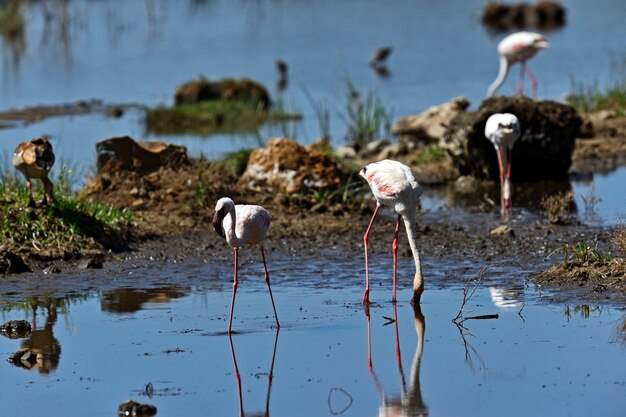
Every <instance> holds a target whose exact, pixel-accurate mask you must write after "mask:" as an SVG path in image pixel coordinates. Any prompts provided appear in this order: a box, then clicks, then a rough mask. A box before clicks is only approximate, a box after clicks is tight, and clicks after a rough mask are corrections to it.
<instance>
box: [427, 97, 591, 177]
mask: <svg viewBox="0 0 626 417" xmlns="http://www.w3.org/2000/svg"><path fill="white" fill-rule="evenodd" d="M494 113H513V114H515V115H516V116H517V117H518V119H519V121H520V125H521V128H522V136H521V137H520V138H519V139H518V140H517V142H515V147H514V148H513V160H512V161H513V165H512V166H513V168H512V172H511V177H512V180H513V182H516V181H539V180H566V179H567V178H568V170H569V168H570V165H571V163H572V152H573V150H574V145H575V141H576V137H577V135H578V131H579V129H580V126H581V124H582V119H581V118H580V116H579V115H578V113H577V112H576V110H575V109H574V108H573V107H570V106H568V105H565V104H561V103H557V102H554V101H535V100H531V99H529V98H526V97H503V96H500V97H492V98H489V99H487V100H485V101H483V103H482V104H481V106H480V107H479V108H478V110H476V111H475V112H466V113H461V114H459V115H458V116H457V117H455V118H454V119H453V120H452V122H451V123H450V126H449V128H448V129H447V130H446V132H445V134H444V136H443V138H442V140H441V141H440V143H439V144H440V146H441V147H442V148H443V149H445V150H446V151H447V152H448V154H449V155H450V157H451V158H452V161H453V163H454V165H455V166H456V167H457V168H458V170H459V172H460V173H461V175H472V176H475V177H477V178H481V179H493V180H496V181H497V180H498V179H499V169H498V161H497V157H496V152H495V149H494V147H493V144H492V143H491V142H490V141H489V140H488V139H487V138H486V137H485V123H486V121H487V118H488V117H489V116H491V115H492V114H494Z"/></svg>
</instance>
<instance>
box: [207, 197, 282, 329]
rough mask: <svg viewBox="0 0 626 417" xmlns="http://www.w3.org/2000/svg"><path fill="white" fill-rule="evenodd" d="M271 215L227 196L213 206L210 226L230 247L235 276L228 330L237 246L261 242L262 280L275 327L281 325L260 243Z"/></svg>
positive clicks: (237, 262)
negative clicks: (235, 201)
mask: <svg viewBox="0 0 626 417" xmlns="http://www.w3.org/2000/svg"><path fill="white" fill-rule="evenodd" d="M271 219H272V216H271V214H270V212H269V211H267V210H265V209H264V208H263V207H261V206H255V205H247V204H237V205H235V203H234V202H233V200H231V199H230V198H228V197H224V198H220V199H219V200H218V201H217V204H216V205H215V215H214V216H213V227H214V228H215V231H216V232H217V234H218V235H220V236H221V237H223V238H225V239H226V242H227V243H228V244H229V245H230V246H231V247H232V248H233V250H234V253H235V277H234V279H233V297H232V300H231V303H230V319H229V321H228V333H229V334H230V333H232V325H233V310H234V308H235V296H236V294H237V285H238V282H237V276H238V270H239V259H238V256H239V248H240V247H242V246H244V245H258V244H260V245H261V257H262V259H263V268H264V270H265V282H266V283H267V288H268V290H269V293H270V300H272V308H273V309H274V318H275V319H276V328H277V329H278V328H280V324H279V323H278V315H277V314H276V305H275V304H274V297H273V296H272V287H271V286H270V276H269V274H268V272H267V264H266V262H265V250H264V249H263V242H264V241H265V235H266V234H267V230H268V229H269V227H270V221H271Z"/></svg>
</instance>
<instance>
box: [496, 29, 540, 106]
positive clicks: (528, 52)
mask: <svg viewBox="0 0 626 417" xmlns="http://www.w3.org/2000/svg"><path fill="white" fill-rule="evenodd" d="M548 46H549V44H548V41H546V39H545V38H544V37H543V36H541V35H540V34H538V33H533V32H517V33H513V34H511V35H509V36H507V37H506V38H504V39H503V40H502V41H500V43H499V44H498V54H499V55H500V71H499V72H498V76H497V77H496V79H495V80H494V82H493V83H491V85H490V86H489V88H488V89H487V97H491V96H493V95H494V93H495V92H496V90H497V89H498V88H499V87H500V86H501V85H502V83H503V82H504V80H505V79H506V75H507V74H508V72H509V68H510V67H511V65H513V64H515V63H516V62H519V63H520V65H521V72H520V79H519V85H518V87H517V93H518V94H522V91H523V90H524V72H526V73H527V74H528V78H529V79H530V84H531V87H532V92H533V93H532V94H533V97H535V96H536V94H537V79H536V78H535V76H534V75H533V73H532V72H530V69H529V68H528V65H527V64H526V60H528V59H530V58H532V57H533V56H534V55H535V54H536V53H537V52H538V51H539V50H540V49H544V48H547V47H548Z"/></svg>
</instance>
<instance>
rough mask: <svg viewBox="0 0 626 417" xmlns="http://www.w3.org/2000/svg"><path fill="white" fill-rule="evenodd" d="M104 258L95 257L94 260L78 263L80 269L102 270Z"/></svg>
mask: <svg viewBox="0 0 626 417" xmlns="http://www.w3.org/2000/svg"><path fill="white" fill-rule="evenodd" d="M102 261H103V260H102V257H100V256H95V257H93V258H86V259H82V260H81V261H80V262H78V265H77V268H78V269H101V268H102Z"/></svg>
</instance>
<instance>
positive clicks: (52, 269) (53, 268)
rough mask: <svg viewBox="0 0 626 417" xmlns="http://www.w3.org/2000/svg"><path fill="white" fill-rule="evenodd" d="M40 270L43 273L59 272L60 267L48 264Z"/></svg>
mask: <svg viewBox="0 0 626 417" xmlns="http://www.w3.org/2000/svg"><path fill="white" fill-rule="evenodd" d="M41 272H43V274H44V275H49V274H58V273H59V272H61V268H59V267H58V266H56V265H50V266H48V267H46V268H44V269H43V271H41Z"/></svg>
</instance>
